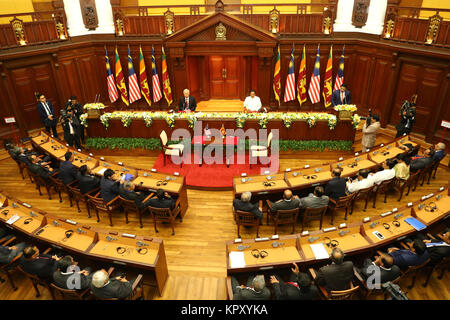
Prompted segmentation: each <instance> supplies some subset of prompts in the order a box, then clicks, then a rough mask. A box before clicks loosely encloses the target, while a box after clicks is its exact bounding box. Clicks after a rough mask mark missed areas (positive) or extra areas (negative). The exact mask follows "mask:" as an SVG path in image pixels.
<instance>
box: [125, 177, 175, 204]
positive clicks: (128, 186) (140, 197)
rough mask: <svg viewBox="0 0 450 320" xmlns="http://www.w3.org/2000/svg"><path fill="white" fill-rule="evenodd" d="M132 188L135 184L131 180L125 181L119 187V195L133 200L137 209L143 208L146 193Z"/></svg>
mask: <svg viewBox="0 0 450 320" xmlns="http://www.w3.org/2000/svg"><path fill="white" fill-rule="evenodd" d="M134 189H135V185H134V183H133V182H131V181H125V182H124V183H123V184H122V185H120V187H119V195H120V196H121V197H122V198H124V199H125V200H131V201H134V203H135V204H136V206H137V207H138V208H139V209H144V208H145V207H147V206H148V204H147V202H145V199H146V198H147V197H148V194H146V193H144V192H142V191H138V192H136V191H134ZM170 205H171V204H170ZM171 209H172V208H171Z"/></svg>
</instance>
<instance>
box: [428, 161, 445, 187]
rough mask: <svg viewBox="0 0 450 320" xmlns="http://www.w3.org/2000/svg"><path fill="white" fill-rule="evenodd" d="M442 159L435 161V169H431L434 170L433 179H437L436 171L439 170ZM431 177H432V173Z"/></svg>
mask: <svg viewBox="0 0 450 320" xmlns="http://www.w3.org/2000/svg"><path fill="white" fill-rule="evenodd" d="M442 159H444V158H442ZM442 159H441V160H439V161H434V164H433V170H431V171H432V172H433V174H432V175H433V179H436V172H437V169H438V168H439V164H440V163H441V161H442ZM430 177H431V175H430ZM428 182H430V179H428Z"/></svg>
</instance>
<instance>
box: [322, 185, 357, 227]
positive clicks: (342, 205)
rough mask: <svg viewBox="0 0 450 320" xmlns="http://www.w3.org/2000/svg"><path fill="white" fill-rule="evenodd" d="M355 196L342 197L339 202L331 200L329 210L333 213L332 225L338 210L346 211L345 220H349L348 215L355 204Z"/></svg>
mask: <svg viewBox="0 0 450 320" xmlns="http://www.w3.org/2000/svg"><path fill="white" fill-rule="evenodd" d="M354 196H355V193H353V194H350V195H347V196H343V197H340V198H339V199H338V200H337V201H336V200H333V199H331V198H330V202H329V203H328V208H329V209H330V212H331V221H330V223H331V224H333V223H334V214H335V212H336V210H338V209H345V218H344V220H347V214H348V210H349V209H350V208H351V206H352V203H353V197H354Z"/></svg>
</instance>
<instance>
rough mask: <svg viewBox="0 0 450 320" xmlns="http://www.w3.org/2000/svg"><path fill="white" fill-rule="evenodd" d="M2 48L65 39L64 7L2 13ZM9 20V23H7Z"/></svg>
mask: <svg viewBox="0 0 450 320" xmlns="http://www.w3.org/2000/svg"><path fill="white" fill-rule="evenodd" d="M0 21H2V22H3V23H2V24H0V49H5V48H14V47H20V46H25V45H35V44H45V43H52V42H58V41H64V40H66V39H67V38H68V36H67V27H66V26H67V24H66V15H65V12H64V10H63V9H60V10H54V11H40V12H27V13H17V14H3V15H0ZM5 21H9V23H5Z"/></svg>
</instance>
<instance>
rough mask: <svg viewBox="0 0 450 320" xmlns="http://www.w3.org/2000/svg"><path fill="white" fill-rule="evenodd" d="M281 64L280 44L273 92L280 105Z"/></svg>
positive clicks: (274, 73)
mask: <svg viewBox="0 0 450 320" xmlns="http://www.w3.org/2000/svg"><path fill="white" fill-rule="evenodd" d="M280 71H281V64H280V46H278V49H277V57H276V59H275V71H274V72H273V93H274V94H275V100H277V101H278V106H280V96H281V75H280Z"/></svg>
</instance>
